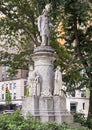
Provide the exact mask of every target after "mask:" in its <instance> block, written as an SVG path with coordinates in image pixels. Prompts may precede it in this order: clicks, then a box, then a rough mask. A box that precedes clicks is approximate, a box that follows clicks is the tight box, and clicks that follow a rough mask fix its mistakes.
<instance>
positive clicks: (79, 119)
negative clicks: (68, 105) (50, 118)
mask: <svg viewBox="0 0 92 130" xmlns="http://www.w3.org/2000/svg"><path fill="white" fill-rule="evenodd" d="M73 116H74V122H78V123H81V125H82V126H86V122H87V120H86V119H85V117H84V114H83V113H73Z"/></svg>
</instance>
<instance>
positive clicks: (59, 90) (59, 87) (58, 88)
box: [54, 66, 65, 96]
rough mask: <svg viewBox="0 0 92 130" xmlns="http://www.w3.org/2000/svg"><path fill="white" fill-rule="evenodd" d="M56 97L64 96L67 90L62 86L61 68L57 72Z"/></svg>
mask: <svg viewBox="0 0 92 130" xmlns="http://www.w3.org/2000/svg"><path fill="white" fill-rule="evenodd" d="M54 95H56V96H58V95H59V96H64V95H65V90H64V89H63V85H62V74H61V68H60V66H57V68H56V71H55V79H54Z"/></svg>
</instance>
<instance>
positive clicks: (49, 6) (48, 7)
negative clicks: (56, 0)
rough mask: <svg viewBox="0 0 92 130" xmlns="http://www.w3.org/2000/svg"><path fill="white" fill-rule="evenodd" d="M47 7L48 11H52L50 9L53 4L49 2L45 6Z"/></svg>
mask: <svg viewBox="0 0 92 130" xmlns="http://www.w3.org/2000/svg"><path fill="white" fill-rule="evenodd" d="M45 9H46V11H47V12H49V11H50V9H51V4H50V3H49V4H47V5H46V6H45Z"/></svg>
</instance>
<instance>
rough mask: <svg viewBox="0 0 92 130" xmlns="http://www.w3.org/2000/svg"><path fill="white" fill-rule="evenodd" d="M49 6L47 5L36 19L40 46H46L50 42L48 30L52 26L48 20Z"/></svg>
mask: <svg viewBox="0 0 92 130" xmlns="http://www.w3.org/2000/svg"><path fill="white" fill-rule="evenodd" d="M50 8H51V4H47V5H46V6H45V9H44V10H43V12H42V15H40V16H39V17H38V31H39V32H40V36H41V39H42V42H41V45H44V46H48V45H49V41H50V29H49V27H50V26H52V24H51V23H50V21H49V19H48V16H47V15H48V12H49V11H50Z"/></svg>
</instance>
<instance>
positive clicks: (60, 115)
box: [53, 96, 73, 123]
mask: <svg viewBox="0 0 92 130" xmlns="http://www.w3.org/2000/svg"><path fill="white" fill-rule="evenodd" d="M53 100H54V115H55V121H56V122H58V123H61V122H67V123H72V122H73V116H72V115H71V114H69V113H68V111H67V110H66V98H65V97H61V96H54V97H53Z"/></svg>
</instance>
